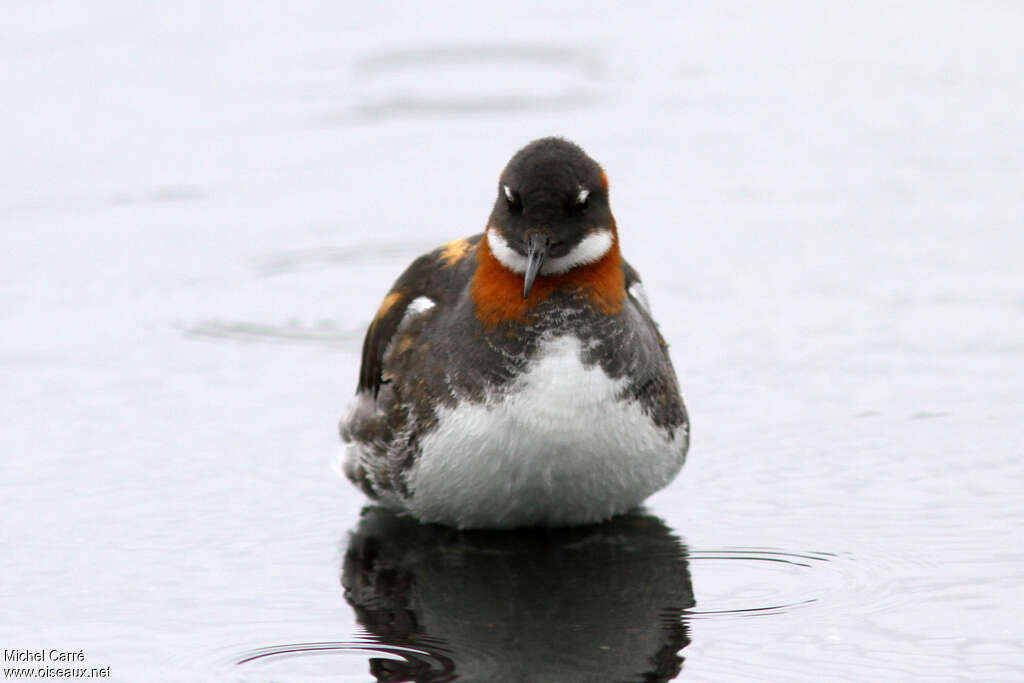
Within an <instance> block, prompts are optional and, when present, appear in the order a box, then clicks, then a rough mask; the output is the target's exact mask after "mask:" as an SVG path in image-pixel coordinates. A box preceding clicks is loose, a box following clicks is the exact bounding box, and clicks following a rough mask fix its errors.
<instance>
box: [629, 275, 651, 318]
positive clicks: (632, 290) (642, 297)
mask: <svg viewBox="0 0 1024 683" xmlns="http://www.w3.org/2000/svg"><path fill="white" fill-rule="evenodd" d="M629 295H630V296H631V297H633V298H634V299H636V301H637V303H638V304H640V306H641V307H642V308H643V309H644V310H645V311H647V315H651V301H650V299H648V298H647V291H646V290H645V289H644V285H643V283H642V282H640V281H639V280H637V281H636V282H634V283H633V284H631V285H630V286H629Z"/></svg>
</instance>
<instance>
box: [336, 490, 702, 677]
mask: <svg viewBox="0 0 1024 683" xmlns="http://www.w3.org/2000/svg"><path fill="white" fill-rule="evenodd" d="M341 583H342V585H343V586H344V588H345V599H346V600H347V601H348V602H349V604H351V605H352V607H353V608H354V609H355V612H356V616H357V618H358V619H359V622H360V623H361V624H362V625H363V627H365V628H366V629H367V630H368V631H369V632H370V633H371V634H372V635H373V638H374V640H375V641H376V642H377V644H379V645H381V646H385V647H386V648H394V649H390V650H388V651H390V652H401V653H402V659H401V660H400V661H397V660H392V659H383V658H380V659H371V660H370V671H371V673H372V674H373V675H374V676H375V677H376V679H377V680H378V681H389V682H397V681H432V682H438V681H456V680H458V681H491V682H496V683H500V682H504V681H508V682H516V683H519V682H522V683H533V682H536V681H560V682H566V683H567V682H569V681H574V682H581V681H601V682H602V683H608V682H614V681H645V682H648V681H668V680H671V679H673V678H675V677H676V676H677V675H678V674H679V671H680V669H681V667H682V661H683V658H682V656H681V655H680V654H679V653H680V650H682V649H683V648H685V647H686V646H687V645H688V644H689V642H690V641H689V636H688V632H687V627H686V623H685V621H684V620H683V616H682V613H683V611H684V610H686V609H689V608H690V607H692V606H693V605H694V598H693V586H692V585H691V583H690V572H689V569H688V567H687V552H686V548H685V546H684V545H683V544H682V542H681V541H680V540H679V539H678V538H677V537H676V536H674V535H673V534H672V532H671V531H670V530H669V529H668V527H666V526H665V524H664V523H663V522H662V521H661V520H660V519H658V518H657V517H653V516H651V515H647V514H642V513H636V514H632V515H626V516H622V517H618V518H616V519H613V520H612V521H610V522H607V523H605V524H601V525H596V526H589V527H577V528H570V529H552V530H544V529H538V530H520V531H458V530H455V529H451V528H448V527H441V526H433V525H421V524H418V523H417V522H415V521H414V520H412V519H410V518H408V517H405V516H401V515H398V514H396V513H394V512H391V511H389V510H386V509H383V508H379V507H370V508H367V509H365V510H364V511H363V515H362V518H361V520H360V523H359V526H358V527H357V528H356V530H355V531H354V532H352V534H351V538H350V540H349V546H348V550H347V552H346V554H345V564H344V569H343V573H342V578H341Z"/></svg>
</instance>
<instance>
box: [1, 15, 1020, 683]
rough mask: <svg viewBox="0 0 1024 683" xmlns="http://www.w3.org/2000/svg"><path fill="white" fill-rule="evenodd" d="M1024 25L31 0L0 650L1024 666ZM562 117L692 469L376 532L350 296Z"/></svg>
mask: <svg viewBox="0 0 1024 683" xmlns="http://www.w3.org/2000/svg"><path fill="white" fill-rule="evenodd" d="M1022 30H1024V11H1022V9H1021V6H1019V5H1018V4H1015V3H1010V2H997V1H995V0H992V1H989V2H975V3H961V2H923V1H919V2H907V3H899V4H898V5H897V4H894V3H801V2H780V3H771V4H770V7H768V6H767V4H766V3H764V4H763V3H743V2H728V3H723V2H710V1H709V2H694V3H662V4H650V5H646V6H645V7H643V8H631V9H629V10H624V9H620V8H616V7H612V6H610V5H609V6H605V5H602V4H600V3H598V4H595V3H593V2H587V3H582V2H577V3H571V4H569V3H558V7H557V8H547V9H543V10H541V9H538V8H535V7H532V6H527V5H524V4H523V3H504V4H503V5H501V6H485V4H483V3H479V4H468V3H467V4H459V3H446V4H443V5H441V4H438V5H435V6H433V7H431V8H430V9H429V10H428V9H426V8H425V7H424V8H410V7H409V6H407V3H364V6H361V7H359V8H353V7H344V6H343V5H342V4H341V3H338V4H336V5H327V6H316V5H314V4H306V3H287V4H279V5H277V4H271V3H265V4H261V5H259V6H251V5H250V4H249V3H234V4H231V3H226V4H218V5H216V6H213V4H211V3H202V2H184V3H162V4H161V3H150V4H137V3H128V2H108V3H74V2H69V1H61V2H52V3H39V2H21V1H15V2H9V3H7V4H5V6H4V10H3V19H2V21H0V92H2V93H3V102H4V106H3V107H2V108H0V129H2V130H3V131H4V132H5V133H4V139H3V158H4V164H3V166H2V171H0V174H2V175H0V222H2V229H0V302H2V304H0V387H2V390H3V391H2V395H0V414H2V415H3V420H2V422H0V443H2V450H3V457H2V459H0V506H2V507H0V511H2V515H3V521H4V523H3V524H2V525H0V600H2V605H3V607H2V609H0V647H2V648H3V649H5V650H7V649H11V650H13V649H31V650H38V649H45V650H46V651H49V650H50V649H59V650H74V651H79V650H80V651H82V652H83V653H84V654H83V657H84V662H83V664H82V665H84V666H95V667H109V672H110V677H111V679H112V680H119V681H133V682H134V681H146V682H149V681H248V682H269V681H276V682H278V683H281V682H291V681H318V680H319V681H327V680H330V681H367V680H374V678H373V675H371V673H370V672H371V670H372V671H375V672H377V675H379V676H382V677H385V678H386V677H388V676H390V677H391V678H390V680H412V679H415V678H416V677H419V679H420V680H437V681H441V680H460V681H501V680H508V681H602V680H666V679H668V678H671V677H673V676H674V675H675V674H676V672H678V671H680V669H681V671H682V673H681V674H680V675H679V678H678V680H698V681H733V680H736V681H744V680H772V681H818V680H840V681H845V680H852V681H879V680H985V681H992V680H1004V681H1009V680H1024V643H1022V638H1021V635H1022V634H1021V628H1020V625H1019V622H1020V613H1021V609H1022V608H1024V551H1022V550H1021V548H1020V542H1021V531H1020V529H1021V525H1022V523H1024V495H1022V489H1024V464H1022V460H1021V457H1020V455H1021V444H1022V443H1024V420H1022V418H1024V408H1022V393H1024V392H1022V390H1024V273H1022V269H1021V264H1022V263H1024V237H1022V227H1024V226H1022V222H1021V216H1022V215H1024V192H1022V187H1024V173H1022V171H1024V115H1022V104H1024V69H1022V54H1024V53H1022V52H1021V48H1020V35H1021V33H1022ZM548 134H562V135H565V136H568V137H570V138H572V139H573V140H575V141H577V142H578V143H580V144H581V145H582V146H583V147H584V148H585V149H586V150H587V151H588V152H590V154H591V155H592V156H594V157H595V158H596V159H597V160H598V161H600V162H601V163H602V164H603V165H604V167H605V168H606V170H607V172H608V175H609V177H610V180H611V189H612V205H613V209H614V211H615V214H616V217H617V219H618V224H619V230H620V234H621V238H622V245H623V250H624V253H625V254H626V256H627V258H628V259H629V260H630V261H631V262H632V263H633V264H634V265H635V266H636V267H637V268H638V270H639V271H640V272H641V274H642V275H643V277H644V280H645V282H646V286H647V290H648V293H649V295H650V297H651V299H652V304H653V308H654V312H655V316H656V318H657V319H658V320H659V321H660V324H661V328H662V332H663V334H664V337H665V338H666V339H667V340H668V341H669V342H670V344H671V353H672V356H673V359H674V362H675V365H676V369H677V371H678V374H679V376H680V380H681V383H682V386H683V391H684V395H685V397H686V400H687V404H688V406H689V408H690V412H691V417H692V420H693V433H694V440H693V448H692V450H691V453H690V457H689V461H688V463H687V464H686V466H685V468H684V469H683V472H682V473H681V475H680V476H679V478H678V479H677V480H676V481H675V482H674V483H673V484H672V485H670V486H669V487H668V488H667V489H665V490H664V491H662V492H660V493H658V494H656V495H655V496H653V497H652V498H651V499H650V500H649V501H648V506H647V508H646V510H644V511H642V512H640V513H637V515H634V516H631V517H626V518H623V519H620V520H616V521H615V522H613V523H612V524H610V525H607V526H604V527H597V528H591V529H583V530H567V531H559V532H550V533H548V532H522V533H517V534H508V535H500V534H499V535H495V534H487V533H482V534H457V533H454V532H451V531H449V530H444V529H437V528H433V527H426V528H420V527H416V526H414V525H413V526H410V525H408V524H407V523H406V522H403V520H401V519H395V518H394V517H389V516H388V515H387V514H385V513H382V512H381V511H379V510H372V509H371V510H369V511H368V512H367V513H366V515H365V516H364V517H363V518H362V519H361V518H360V511H361V509H362V508H363V506H364V504H365V501H364V500H363V498H362V497H361V496H360V495H359V494H358V493H357V492H356V491H355V489H354V488H353V487H352V486H350V485H349V484H348V483H347V482H345V481H343V480H341V479H340V478H339V477H338V476H337V475H336V474H335V472H334V471H333V470H332V463H333V461H334V459H335V458H336V457H337V455H338V453H339V451H340V444H339V442H338V439H337V436H336V422H337V419H338V417H339V416H340V415H341V414H342V413H343V412H344V409H345V407H346V404H347V402H348V401H349V400H350V398H351V396H352V392H353V390H354V387H355V383H356V376H357V372H358V361H359V347H360V344H361V338H362V334H363V331H364V329H365V326H366V325H367V323H368V322H369V319H370V317H371V315H372V312H373V311H374V310H375V309H376V307H377V304H378V303H379V300H380V298H381V297H382V295H383V294H384V292H385V291H386V290H387V289H388V287H389V285H390V283H391V281H392V279H393V278H394V277H395V276H396V275H397V274H398V273H399V272H400V271H401V269H402V268H404V266H405V265H406V264H407V263H408V262H409V261H410V260H411V259H412V258H414V257H415V256H417V255H418V254H419V253H422V252H423V251H425V250H427V249H429V248H432V247H434V246H436V245H438V244H441V243H443V242H446V241H448V240H450V239H452V238H455V237H461V236H465V235H469V234H473V233H476V232H479V231H480V230H481V229H482V227H483V224H484V221H485V218H486V216H487V213H488V211H489V207H490V205H491V202H492V201H493V199H492V198H493V195H494V192H495V186H496V179H497V176H498V173H499V172H500V171H501V168H502V167H503V165H504V163H505V161H506V160H507V159H508V158H509V156H511V154H512V153H513V152H514V151H515V150H516V149H518V148H519V147H520V146H522V145H523V144H525V143H526V142H528V141H529V140H531V139H533V138H535V137H539V136H541V135H548ZM4 666H5V667H7V666H9V663H7V662H5V663H4ZM27 666H31V667H35V666H41V665H37V664H34V663H33V664H30V665H27ZM403 672H404V673H403ZM645 675H646V676H647V678H646V679H645V678H644V676H645Z"/></svg>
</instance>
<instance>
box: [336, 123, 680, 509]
mask: <svg viewBox="0 0 1024 683" xmlns="http://www.w3.org/2000/svg"><path fill="white" fill-rule="evenodd" d="M608 188H609V186H608V177H607V175H606V174H605V172H604V170H603V169H602V167H601V166H600V165H599V164H598V163H597V162H596V161H594V160H593V159H592V158H591V157H590V156H588V155H587V153H586V152H584V151H583V149H582V148H580V147H579V146H578V145H576V144H575V143H573V142H570V141H569V140H567V139H564V138H561V137H545V138H540V139H538V140H534V141H532V142H530V143H529V144H527V145H526V146H525V147H523V148H522V149H520V150H519V151H518V152H516V153H515V154H514V155H513V156H512V158H511V160H510V161H509V162H508V163H507V165H506V166H505V167H504V169H503V170H502V172H501V174H500V176H499V180H498V187H497V193H496V194H497V196H496V198H495V200H494V205H493V207H492V209H491V213H490V217H489V218H488V220H487V223H486V227H485V230H484V232H483V233H480V234H477V235H474V236H472V237H466V238H461V239H455V240H454V241H451V242H448V243H447V244H445V245H443V246H441V247H439V248H437V249H435V250H434V251H431V252H430V253H427V254H425V255H423V256H420V257H419V258H417V259H416V260H415V261H413V262H412V264H411V265H409V267H408V268H407V269H406V270H405V272H403V273H402V274H401V276H399V278H398V279H397V280H396V281H395V283H394V285H393V286H392V287H391V289H390V291H388V293H387V295H386V296H385V297H384V299H383V302H382V303H381V305H380V307H379V309H378V310H377V312H376V315H375V317H374V319H373V321H372V323H371V324H370V325H369V328H368V329H367V332H366V336H365V339H364V343H363V347H362V363H361V368H360V372H359V380H358V385H357V389H356V396H355V400H354V401H353V403H352V405H351V406H350V408H349V411H348V413H347V415H346V417H344V418H343V419H342V421H341V424H340V433H341V437H342V441H343V442H344V443H345V444H346V448H345V452H344V455H343V463H342V471H343V472H344V474H345V475H346V476H347V477H348V479H349V480H351V481H352V482H353V483H354V484H355V485H356V486H357V487H358V488H360V489H361V490H362V491H363V492H364V493H365V494H366V495H367V496H368V497H369V498H371V499H372V500H374V501H376V502H377V503H378V504H381V505H384V506H386V507H391V508H395V509H398V510H400V511H403V512H405V513H408V514H410V515H412V516H413V517H414V518H416V519H417V520H419V521H420V522H424V523H437V524H443V525H448V526H453V527H457V528H463V529H472V528H487V529H507V528H519V527H561V526H576V525H585V524H594V523H599V522H602V521H605V520H608V519H610V518H612V517H613V516H616V515H619V514H623V513H626V512H630V511H632V510H634V509H635V508H637V507H638V506H639V505H640V504H641V503H642V502H643V501H644V500H645V499H646V498H647V497H648V496H649V495H651V494H652V493H654V492H655V491H657V490H659V489H661V488H663V487H664V486H666V485H667V484H668V483H669V482H670V481H672V480H673V479H674V478H675V476H676V474H677V473H678V472H679V470H680V469H681V467H682V466H683V462H684V461H685V459H686V454H687V451H688V449H689V446H690V421H689V417H688V414H687V410H686V406H685V404H684V402H683V398H682V395H681V394H680V389H679V382H678V379H677V377H676V373H675V370H674V368H673V365H672V361H671V359H670V357H669V353H668V345H667V344H666V342H665V340H664V338H663V337H662V335H661V333H660V332H659V330H658V326H657V324H656V323H655V322H654V319H653V318H652V316H651V310H650V304H649V302H648V299H647V296H646V294H645V292H644V288H643V284H642V283H641V280H640V276H639V275H638V273H637V271H636V270H635V269H634V268H633V267H632V266H630V265H629V263H627V262H626V261H625V260H624V259H623V257H622V253H621V250H620V244H619V233H618V228H617V226H616V223H615V219H614V217H613V216H612V212H611V208H610V204H609V189H608Z"/></svg>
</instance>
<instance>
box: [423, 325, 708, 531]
mask: <svg viewBox="0 0 1024 683" xmlns="http://www.w3.org/2000/svg"><path fill="white" fill-rule="evenodd" d="M580 351H581V344H580V342H579V340H578V339H576V338H575V337H558V338H555V339H553V340H551V341H549V342H547V343H546V344H545V345H544V347H543V349H542V351H541V353H540V354H539V356H538V359H537V360H536V361H534V363H533V365H532V366H531V367H530V368H528V370H527V371H526V372H525V373H524V374H523V375H522V376H520V377H519V378H518V379H517V380H516V381H515V382H514V383H513V385H512V386H511V387H509V388H507V389H505V390H503V392H502V393H501V395H498V396H494V397H491V398H490V400H488V401H486V402H484V403H482V404H463V405H460V406H459V407H457V408H455V409H443V410H442V411H441V412H440V413H439V415H438V418H439V425H438V428H437V430H436V431H434V432H432V433H431V434H430V435H429V436H427V437H426V438H424V439H423V441H422V442H421V447H422V451H421V454H420V457H419V458H418V460H417V462H416V464H415V465H414V466H413V468H412V469H411V471H410V472H409V478H408V483H409V488H410V492H411V499H410V500H407V501H406V502H405V504H406V506H408V507H409V509H410V510H411V511H412V512H413V513H414V514H415V515H416V516H417V517H419V518H420V519H423V520H425V521H434V522H442V523H446V524H454V525H456V526H460V527H513V526H525V525H538V524H540V525H561V524H583V523H588V522H597V521H601V520H604V519H607V518H609V517H611V516H612V515H615V514H619V513H622V512H626V511H628V510H630V509H632V508H634V507H636V506H637V505H639V504H640V503H641V502H642V501H643V500H644V499H645V498H646V497H647V496H649V495H650V494H651V493H653V492H654V491H657V490H658V489H660V488H661V487H663V486H665V484H667V483H668V482H669V481H671V479H672V478H673V477H674V476H675V475H676V473H677V472H678V471H679V468H680V467H681V466H682V464H683V456H684V454H685V450H686V447H687V438H688V436H687V434H686V431H685V429H678V430H676V434H675V437H674V438H672V439H670V438H669V437H668V435H667V434H666V432H665V430H662V429H659V428H657V427H656V426H655V425H654V423H653V422H652V421H651V420H650V418H648V417H647V416H646V415H644V414H643V411H642V410H641V407H640V404H639V403H637V402H635V401H630V402H623V401H621V400H618V399H617V398H616V397H617V396H618V394H619V393H620V392H621V391H622V389H623V388H624V386H625V384H626V380H625V379H618V380H612V379H610V378H609V377H608V376H607V375H606V374H605V373H604V371H603V370H602V369H601V367H600V366H599V365H596V364H595V365H594V366H592V367H584V365H583V363H582V362H581V360H580V358H581V356H580Z"/></svg>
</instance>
